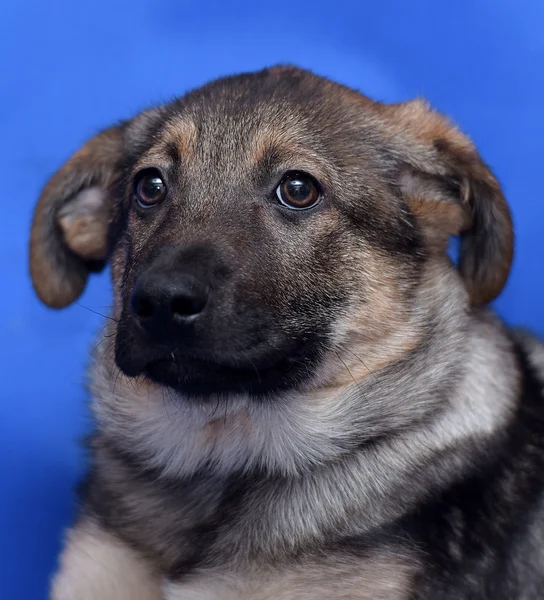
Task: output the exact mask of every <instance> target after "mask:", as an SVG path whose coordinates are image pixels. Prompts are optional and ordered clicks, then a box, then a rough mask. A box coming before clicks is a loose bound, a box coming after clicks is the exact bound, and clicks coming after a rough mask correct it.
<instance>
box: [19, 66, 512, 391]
mask: <svg viewBox="0 0 544 600" xmlns="http://www.w3.org/2000/svg"><path fill="white" fill-rule="evenodd" d="M456 234H462V246H461V259H460V271H461V274H462V278H463V280H464V283H462V279H461V278H459V285H465V286H466V287H467V290H468V294H469V297H470V299H471V301H472V303H473V304H474V305H481V304H485V303H487V302H488V301H490V300H492V299H493V298H494V297H495V296H496V295H497V294H498V293H499V292H500V290H501V289H502V286H503V285H504V282H505V280H506V277H507V275H508V271H509V267H510V262H511V258H512V231H511V223H510V217H509V212H508V208H507V206H506V203H505V201H504V199H503V197H502V194H501V192H500V188H499V186H498V184H497V182H496V181H495V179H494V178H493V176H492V174H491V173H490V172H489V170H488V169H487V168H486V166H485V165H484V164H483V163H482V161H481V159H480V158H479V156H478V155H477V153H476V151H475V150H474V148H473V147H472V145H471V144H470V142H469V141H468V140H467V139H466V138H465V137H464V136H463V135H462V134H460V133H459V132H457V131H456V130H455V129H453V128H452V127H451V126H450V125H449V124H448V123H447V122H446V121H445V120H444V119H443V118H442V117H440V116H439V115H437V114H436V113H433V112H432V111H430V109H429V108H428V107H427V106H426V105H424V104H423V103H421V102H418V101H416V102H413V103H406V104H399V105H382V104H379V103H375V102H372V101H370V100H369V99H367V98H365V97H364V96H361V95H360V94H358V93H357V92H354V91H352V90H349V89H347V88H344V87H342V86H339V85H336V84H333V83H331V82H329V81H327V80H324V79H321V78H319V77H316V76H314V75H312V74H310V73H308V72H305V71H300V70H297V69H294V68H275V69H270V70H266V71H262V72H259V73H255V74H248V75H242V76H237V77H232V78H228V79H223V80H219V81H216V82H214V83H212V84H209V85H208V86H205V87H204V88H202V89H200V90H196V91H194V92H191V93H190V94H188V95H186V96H185V97H183V98H181V99H180V100H178V101H176V102H174V103H172V104H170V105H167V106H163V107H159V108H157V109H153V110H149V111H146V112H144V113H142V114H140V115H138V116H136V117H135V118H134V119H133V120H131V121H128V122H124V123H121V124H120V125H117V126H115V127H112V128H110V129H107V130H105V131H103V132H102V133H100V134H98V135H97V136H96V137H95V138H93V139H92V140H91V141H90V142H88V144H87V145H85V146H84V147H83V148H82V149H81V150H80V151H79V152H78V153H76V154H75V155H74V157H72V158H71V159H70V160H69V161H68V163H67V164H66V165H65V166H64V167H63V168H62V169H61V170H60V171H59V172H58V173H57V174H56V175H55V176H54V177H53V178H52V180H51V181H50V182H49V184H48V185H47V186H46V188H45V190H44V192H43V194H42V197H41V199H40V202H39V204H38V207H37V210H36V214H35V219H34V225H33V231H32V243H31V273H32V277H33V281H34V285H35V288H36V291H37V293H38V295H39V296H40V298H41V299H42V300H43V301H44V302H45V303H46V304H48V305H50V306H55V307H62V306H65V305H67V304H69V303H70V302H72V301H73V300H75V299H76V298H77V297H78V296H79V294H80V293H81V292H82V290H83V288H84V286H85V283H86V279H87V276H88V274H89V272H91V271H93V270H97V269H99V268H101V267H102V266H103V265H104V264H105V261H106V260H110V262H111V269H112V276H113V283H114V309H113V317H114V319H115V320H116V321H117V325H116V331H115V332H114V334H115V360H116V363H117V365H118V366H119V368H120V369H121V370H122V371H123V372H124V373H125V374H127V375H129V376H137V375H144V376H146V377H148V378H149V379H151V380H153V381H155V382H158V383H160V384H164V385H167V386H169V387H172V388H174V389H176V390H179V391H180V392H182V393H183V395H184V396H186V397H203V396H204V397H205V396H207V395H209V394H212V393H229V392H248V393H250V394H251V395H253V396H255V397H260V396H263V395H265V396H270V395H271V394H273V393H274V392H277V391H280V390H285V389H291V388H301V387H305V386H306V387H307V386H311V385H313V384H315V382H317V381H322V379H323V372H324V369H325V367H324V365H325V364H326V363H327V361H328V360H329V359H330V357H331V356H337V357H338V359H339V360H340V361H343V359H346V360H348V362H352V361H351V359H347V357H348V356H349V354H345V353H349V352H352V351H353V350H352V348H353V347H354V345H356V347H357V348H358V351H361V349H362V351H363V352H365V349H372V351H370V350H369V352H368V354H365V356H364V357H362V358H363V359H364V360H365V363H364V364H365V368H367V366H368V364H369V363H372V367H379V366H380V365H381V363H382V362H387V360H388V359H389V358H391V357H388V356H386V355H385V354H384V353H382V354H380V352H379V351H378V350H377V349H379V348H380V347H383V346H384V344H383V342H384V340H385V339H386V338H388V337H389V336H395V334H396V333H398V331H400V330H401V328H402V326H403V324H405V323H406V322H407V321H409V320H410V316H411V314H412V312H413V310H414V302H413V298H414V294H415V293H416V291H417V290H418V289H419V288H420V287H421V286H422V285H427V286H428V285H433V284H437V282H434V283H433V282H429V280H428V278H427V277H425V274H426V273H427V271H428V266H429V265H430V264H440V265H441V267H440V268H441V269H444V270H448V269H453V267H451V266H450V265H449V262H448V259H447V258H446V247H447V241H448V238H449V236H451V235H456ZM409 345H410V341H409V340H408V339H405V343H404V345H403V343H400V344H399V343H397V344H396V348H397V350H398V349H399V347H400V350H399V351H402V350H403V349H404V350H406V349H407V347H408V346H409ZM350 348H351V350H350ZM373 359H375V361H374V363H375V364H374V363H373ZM372 367H371V368H372Z"/></svg>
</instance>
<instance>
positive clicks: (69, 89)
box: [0, 0, 544, 600]
mask: <svg viewBox="0 0 544 600" xmlns="http://www.w3.org/2000/svg"><path fill="white" fill-rule="evenodd" d="M543 31H544V2H542V0H532V1H530V0H455V1H453V0H444V1H442V2H440V1H439V0H410V1H406V0H396V1H394V0H390V1H389V2H365V1H364V0H352V1H340V0H335V1H334V2H320V1H319V0H311V1H302V2H298V3H297V2H294V1H289V2H285V1H283V0H279V1H278V0H275V1H274V2H268V3H266V4H265V3H259V2H258V0H253V1H247V2H238V3H235V2H226V1H225V0H222V1H218V2H212V1H209V0H199V1H193V2H186V1H183V0H128V1H116V0H92V1H91V0H87V1H85V0H79V1H74V0H19V1H17V2H15V1H12V2H5V3H3V7H2V36H1V40H0V69H1V70H0V76H1V78H0V81H1V82H2V93H1V96H0V108H1V113H0V114H1V116H2V119H1V123H2V125H1V131H2V140H3V142H2V144H1V145H0V156H1V164H2V166H3V176H4V177H6V181H5V182H3V184H2V185H1V186H0V188H1V190H2V194H1V195H2V198H3V200H2V206H3V207H4V208H5V209H6V210H5V211H4V213H3V214H4V217H3V218H2V220H1V222H2V235H1V236H0V260H1V261H2V271H1V276H2V290H3V293H2V294H1V296H0V308H1V314H2V318H1V319H0V339H1V340H2V341H1V344H0V359H1V360H0V365H1V374H2V377H1V386H0V487H1V489H0V598H6V600H7V599H8V598H9V600H19V599H22V600H41V599H45V598H46V588H47V582H48V579H49V576H50V573H51V570H52V569H53V567H54V564H55V558H56V555H57V552H58V550H59V545H60V540H61V532H62V529H63V527H65V526H66V525H67V524H68V523H69V521H70V518H71V515H72V511H73V502H74V499H73V493H72V486H73V484H74V482H75V480H76V479H77V477H78V475H79V474H80V472H81V468H82V455H81V453H80V452H79V451H78V440H79V438H80V436H81V435H82V434H83V433H84V431H85V429H86V426H87V424H86V410H85V393H84V391H83V383H84V367H85V363H86V358H87V355H88V351H89V349H90V347H91V344H92V339H93V338H92V334H93V332H94V331H95V330H96V329H97V328H98V327H99V326H100V324H101V318H100V317H98V316H97V315H95V314H93V313H92V312H89V311H88V310H85V309H84V308H82V307H81V306H79V305H75V306H73V307H71V308H69V309H67V310H65V311H64V312H54V311H49V310H47V309H46V308H44V307H43V306H41V305H40V304H39V303H38V302H37V300H36V298H35V297H34V296H33V294H32V291H31V287H30V281H29V278H28V274H27V238H28V230H29V222H30V218H31V211H32V208H33V205H34V202H35V200H36V198H37V196H38V193H39V191H40V188H41V186H42V185H43V183H44V182H45V180H46V178H47V177H48V176H49V175H50V174H51V173H52V172H53V171H54V170H55V169H57V168H58V167H59V166H60V165H61V164H62V162H63V161H64V160H65V159H66V158H67V157H68V156H69V155H70V154H71V153H72V152H73V151H74V150H76V149H77V148H78V146H79V145H80V144H81V143H82V141H84V140H85V139H86V138H87V137H88V136H90V135H92V134H93V133H95V132H96V131H97V130H98V129H99V128H101V127H102V126H106V125H108V124H110V123H111V122H112V121H114V120H116V119H119V118H121V117H128V116H130V115H132V114H133V113H134V112H136V111H137V110H139V109H141V108H144V107H146V106H148V105H149V104H153V103H155V102H159V101H161V100H167V99H170V98H171V97H173V96H174V95H177V94H180V93H182V92H183V91H185V90H187V89H188V88H190V87H194V86H196V85H199V84H201V83H204V82H205V81H206V80H208V79H210V78H213V77H216V76H219V75H225V74H229V73H231V72H234V71H240V70H249V69H258V68H261V67H263V66H265V65H270V64H273V63H278V62H292V63H298V64H299V65H301V66H305V67H309V68H312V69H314V70H316V71H317V72H319V73H321V74H324V75H329V76H332V77H334V78H336V79H338V80H340V81H342V82H345V83H347V84H350V85H353V86H356V87H359V88H360V89H362V90H363V91H365V92H366V93H367V94H369V95H371V96H374V97H376V98H377V99H381V100H385V101H398V100H402V99H409V98H411V97H414V96H416V95H423V96H426V97H427V98H428V99H429V100H430V101H431V102H432V103H433V104H434V105H435V106H436V107H437V108H438V109H440V110H442V111H445V112H446V113H448V114H449V115H451V116H452V117H453V118H454V119H455V120H456V121H457V122H458V123H459V124H460V125H461V126H462V128H463V129H464V130H466V131H467V132H468V133H469V134H470V135H471V136H472V138H473V139H474V140H475V142H476V144H477V145H478V146H479V148H480V150H481V152H482V154H483V156H484V157H485V159H486V160H487V161H488V162H489V163H490V164H491V166H492V167H493V168H494V170H495V171H496V173H497V174H498V176H499V178H500V180H501V181H502V183H503V185H504V188H505V191H506V194H507V197H508V198H509V200H510V203H511V205H512V207H513V212H514V218H515V222H516V230H517V254H516V261H515V267H514V270H513V273H512V276H511V279H510V283H509V285H508V287H507V289H506V290H505V292H504V293H503V295H502V296H501V298H500V299H499V301H498V302H497V309H498V310H499V311H500V312H501V314H502V315H503V316H505V318H507V319H508V320H509V321H510V322H515V323H519V324H524V325H528V326H530V327H532V328H534V329H536V330H538V331H540V332H541V333H542V332H544V311H542V309H541V306H542V303H543V300H544V285H543V281H544V278H543V275H544V265H543V262H544V260H543V258H544V256H543V252H542V249H543V243H544V240H543V237H544V228H543V221H544V202H543V197H542V169H543V162H544V153H543V151H542V140H543V139H544V118H543V116H542V110H543V109H542V94H543V92H544V79H543V78H544V69H543V65H544V36H543V34H542V32H543ZM81 302H82V304H84V305H85V306H87V307H89V308H91V309H93V310H97V311H104V310H107V308H106V307H107V305H108V303H109V289H108V282H107V278H106V277H105V276H101V277H99V278H94V279H93V281H92V283H91V285H90V286H89V288H88V290H87V292H86V294H85V296H84V297H83V298H82V300H81Z"/></svg>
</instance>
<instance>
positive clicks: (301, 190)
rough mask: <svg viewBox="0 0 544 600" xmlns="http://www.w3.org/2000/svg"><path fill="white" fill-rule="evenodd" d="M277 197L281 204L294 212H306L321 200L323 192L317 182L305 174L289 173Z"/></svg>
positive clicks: (279, 188)
mask: <svg viewBox="0 0 544 600" xmlns="http://www.w3.org/2000/svg"><path fill="white" fill-rule="evenodd" d="M276 196H277V197H278V200H279V201H280V203H281V204H283V205H284V206H287V207H288V208H292V209H294V210H305V209H307V208H311V207H312V206H315V205H316V204H317V203H318V202H319V200H321V190H320V187H319V184H318V183H317V181H316V180H315V179H314V178H313V177H311V176H310V175H306V174H305V173H287V175H286V176H285V177H284V178H283V180H282V182H281V183H280V184H279V185H278V187H277V188H276Z"/></svg>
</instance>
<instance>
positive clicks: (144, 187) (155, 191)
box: [136, 173, 166, 208]
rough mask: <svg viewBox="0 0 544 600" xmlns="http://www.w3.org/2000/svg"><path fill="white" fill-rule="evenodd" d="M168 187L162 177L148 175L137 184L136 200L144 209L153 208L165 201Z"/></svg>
mask: <svg viewBox="0 0 544 600" xmlns="http://www.w3.org/2000/svg"><path fill="white" fill-rule="evenodd" d="M165 196H166V186H165V185H164V181H163V180H162V179H161V177H160V175H159V174H157V173H147V174H145V175H143V176H142V177H140V179H139V180H138V182H137V184H136V200H137V201H138V204H139V205H140V206H141V207H143V208H151V207H153V206H156V205H157V204H159V203H160V202H162V201H163V200H164V198H165Z"/></svg>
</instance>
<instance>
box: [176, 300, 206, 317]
mask: <svg viewBox="0 0 544 600" xmlns="http://www.w3.org/2000/svg"><path fill="white" fill-rule="evenodd" d="M206 302H207V298H206V297H205V296H189V295H188V296H176V297H175V298H173V300H172V302H171V303H170V310H171V311H172V315H173V316H174V317H190V316H191V315H197V314H199V313H201V312H202V311H203V310H204V307H205V306H206Z"/></svg>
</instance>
